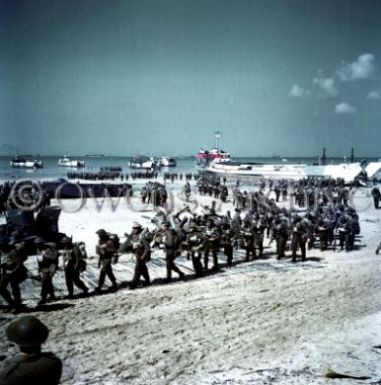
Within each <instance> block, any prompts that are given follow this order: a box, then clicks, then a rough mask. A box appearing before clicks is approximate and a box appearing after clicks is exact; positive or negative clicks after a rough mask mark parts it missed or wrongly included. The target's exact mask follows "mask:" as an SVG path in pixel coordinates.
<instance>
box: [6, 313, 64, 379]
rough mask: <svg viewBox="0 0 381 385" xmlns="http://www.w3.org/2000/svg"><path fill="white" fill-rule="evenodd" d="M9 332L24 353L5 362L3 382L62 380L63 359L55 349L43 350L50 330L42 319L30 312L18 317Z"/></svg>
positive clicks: (12, 339)
mask: <svg viewBox="0 0 381 385" xmlns="http://www.w3.org/2000/svg"><path fill="white" fill-rule="evenodd" d="M6 335H7V338H8V339H9V340H10V341H11V342H13V343H15V344H17V345H18V346H19V349H20V354H19V355H18V356H16V357H12V358H9V359H8V360H6V361H5V362H4V363H3V368H4V369H3V370H2V372H1V373H0V384H4V385H5V384H7V385H27V384H30V385H32V384H39V385H56V384H58V383H59V382H60V378H61V373H62V362H61V360H60V359H59V358H58V357H57V356H55V355H54V354H53V353H42V352H41V345H42V344H43V343H44V342H45V341H46V340H47V338H48V335H49V330H48V328H47V327H46V326H45V325H44V324H43V323H42V322H41V321H40V320H39V319H37V318H36V317H33V316H30V315H28V316H24V317H21V318H18V319H17V320H15V321H13V322H11V323H10V324H9V325H8V327H7V329H6Z"/></svg>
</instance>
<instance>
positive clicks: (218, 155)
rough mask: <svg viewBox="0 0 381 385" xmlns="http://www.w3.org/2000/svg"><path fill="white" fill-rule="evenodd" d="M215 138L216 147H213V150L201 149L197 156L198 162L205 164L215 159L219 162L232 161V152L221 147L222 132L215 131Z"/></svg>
mask: <svg viewBox="0 0 381 385" xmlns="http://www.w3.org/2000/svg"><path fill="white" fill-rule="evenodd" d="M214 139H215V145H214V148H212V149H211V150H200V151H199V152H198V153H197V155H196V158H197V163H198V164H201V165H205V164H208V163H210V162H212V161H214V160H218V161H219V162H230V160H231V156H230V154H229V153H228V152H225V151H223V150H221V149H220V148H219V141H220V139H221V133H220V132H219V131H215V133H214Z"/></svg>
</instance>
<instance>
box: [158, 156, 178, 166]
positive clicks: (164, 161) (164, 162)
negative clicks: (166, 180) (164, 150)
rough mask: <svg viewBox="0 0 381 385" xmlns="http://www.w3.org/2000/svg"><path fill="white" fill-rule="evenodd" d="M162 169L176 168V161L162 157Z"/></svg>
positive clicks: (160, 161)
mask: <svg viewBox="0 0 381 385" xmlns="http://www.w3.org/2000/svg"><path fill="white" fill-rule="evenodd" d="M159 163H160V166H161V167H176V161H175V159H173V158H171V157H169V156H162V157H161V158H160V160H159Z"/></svg>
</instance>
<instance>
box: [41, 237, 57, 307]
mask: <svg viewBox="0 0 381 385" xmlns="http://www.w3.org/2000/svg"><path fill="white" fill-rule="evenodd" d="M37 262H38V271H39V273H40V277H41V300H40V302H39V303H40V304H42V303H45V302H46V300H47V298H48V296H49V298H50V299H51V300H55V299H56V297H55V294H54V286H53V277H54V275H55V273H56V270H57V266H58V254H57V251H56V249H55V247H54V245H52V244H45V245H44V246H43V250H42V251H41V253H40V254H39V255H38V256H37Z"/></svg>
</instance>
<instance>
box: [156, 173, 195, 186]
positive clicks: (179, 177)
mask: <svg viewBox="0 0 381 385" xmlns="http://www.w3.org/2000/svg"><path fill="white" fill-rule="evenodd" d="M163 178H164V180H165V181H166V180H168V181H171V182H172V183H174V182H175V180H183V179H184V180H186V181H191V180H192V178H194V179H197V175H196V174H192V173H185V174H183V173H177V172H165V173H164V174H163Z"/></svg>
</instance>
